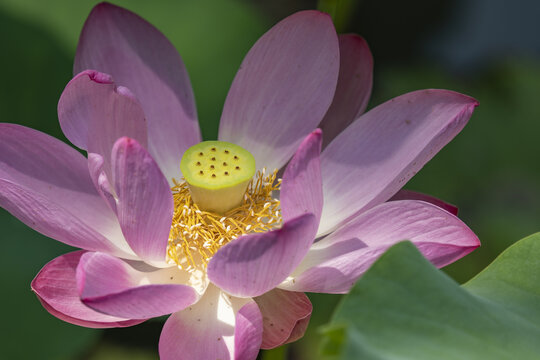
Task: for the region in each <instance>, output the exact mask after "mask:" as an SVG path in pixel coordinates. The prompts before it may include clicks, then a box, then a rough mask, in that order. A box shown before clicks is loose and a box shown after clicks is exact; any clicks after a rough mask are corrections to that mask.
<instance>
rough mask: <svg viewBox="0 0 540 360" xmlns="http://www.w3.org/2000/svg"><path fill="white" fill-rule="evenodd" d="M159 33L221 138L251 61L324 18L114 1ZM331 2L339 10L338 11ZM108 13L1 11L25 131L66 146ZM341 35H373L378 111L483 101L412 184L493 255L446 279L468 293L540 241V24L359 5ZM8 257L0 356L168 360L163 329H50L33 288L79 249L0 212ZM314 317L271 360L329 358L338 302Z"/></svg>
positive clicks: (269, 6)
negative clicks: (69, 112) (261, 43)
mask: <svg viewBox="0 0 540 360" xmlns="http://www.w3.org/2000/svg"><path fill="white" fill-rule="evenodd" d="M112 2H113V3H116V4H119V5H122V6H124V7H126V8H128V9H131V10H133V11H135V12H136V13H138V14H139V15H141V16H142V17H144V18H146V19H147V20H148V21H150V22H151V23H152V24H154V25H155V26H156V27H157V28H159V29H160V30H161V31H162V32H163V33H164V34H165V35H166V36H167V37H168V38H169V39H170V40H171V41H172V42H173V43H174V45H175V46H176V48H177V49H178V51H179V52H180V54H181V55H182V57H183V59H184V62H185V63H186V66H187V68H188V70H189V73H190V76H191V81H192V84H193V87H194V91H195V96H196V100H197V106H198V112H199V118H200V122H201V127H202V130H203V134H204V136H205V138H207V139H213V138H215V137H216V134H217V122H218V120H219V117H220V112H221V108H222V104H223V101H224V99H225V96H226V94H227V90H228V87H229V85H230V83H231V81H232V79H233V77H234V74H235V72H236V69H237V68H238V66H239V64H240V62H241V60H242V58H243V56H244V55H245V53H246V52H247V51H248V50H249V48H250V46H251V45H252V44H253V43H254V42H255V41H256V40H257V38H258V37H259V36H260V35H262V34H263V33H264V31H266V30H267V29H269V28H270V27H271V26H272V25H273V24H274V23H275V22H277V21H278V20H279V19H281V18H284V17H286V16H287V15H290V14H292V13H293V12H295V11H298V10H301V9H309V8H315V7H316V6H317V1H315V0H313V1H307V0H277V1H276V0H274V1H271V0H267V1H263V0H258V1H247V0H245V1H241V0H199V1H191V0H170V1H144V0H129V1H127V0H126V1H112ZM330 2H331V1H330ZM96 3H97V1H73V0H48V1H40V0H0V39H1V44H2V53H1V56H0V64H1V68H2V69H3V71H2V83H1V85H0V109H1V114H2V118H1V121H3V122H12V123H18V124H22V125H25V126H29V127H32V128H35V129H39V130H41V131H44V132H47V133H49V134H51V135H53V136H56V137H58V138H60V139H62V140H64V141H67V140H66V139H65V137H64V136H63V135H62V133H61V131H60V127H59V125H58V121H57V116H56V105H57V102H58V98H59V96H60V93H61V92H62V89H63V87H64V86H65V84H66V83H67V82H68V81H69V79H70V78H71V76H72V73H71V69H72V61H73V56H74V52H75V47H76V43H77V39H78V36H79V32H80V30H81V28H82V25H83V23H84V20H85V18H86V16H87V15H88V13H89V12H90V9H91V8H92V6H93V5H94V4H96ZM348 3H349V6H348V8H347V9H346V11H345V12H343V13H341V14H339V15H338V18H337V19H338V21H339V30H340V32H355V33H359V34H360V35H363V36H364V37H365V38H366V39H367V41H368V43H369V44H370V46H371V49H372V51H373V55H374V59H375V77H374V90H373V96H372V100H371V102H370V107H373V106H375V105H377V104H379V103H381V102H383V101H385V100H388V99H390V98H392V97H394V96H397V95H400V94H402V93H405V92H408V91H412V90H416V89H421V88H446V89H452V90H455V91H459V92H463V93H466V94H468V95H471V96H473V97H475V98H477V99H478V100H479V101H480V107H479V108H477V110H476V111H475V113H474V115H473V117H472V119H471V121H470V123H469V124H468V125H467V127H466V128H465V130H464V131H463V132H462V133H461V134H460V135H459V136H458V137H457V138H456V139H455V140H454V141H453V142H451V143H450V144H449V145H448V146H447V147H445V148H444V149H443V150H442V151H441V152H440V153H439V154H438V155H437V156H436V157H435V158H434V159H433V160H432V161H431V162H430V163H429V164H428V165H427V166H425V168H424V169H423V170H422V171H421V172H420V173H419V174H418V175H417V176H416V177H415V178H414V179H413V180H412V181H411V182H409V184H407V186H406V187H407V188H409V189H413V190H418V191H422V192H425V193H429V194H432V195H435V196H437V197H440V198H442V199H445V200H447V201H449V202H451V203H454V204H456V205H458V206H459V208H460V217H461V218H462V219H463V220H464V221H465V222H466V223H467V224H468V225H469V226H470V227H471V228H472V229H473V230H474V231H475V232H476V233H477V234H478V236H479V237H480V240H481V241H482V247H481V248H480V249H478V250H476V251H475V252H474V253H473V254H471V255H469V256H467V257H466V258H464V259H462V260H460V261H458V262H457V263H455V264H453V265H451V266H449V267H447V268H446V269H445V271H447V272H448V273H449V274H450V275H451V276H452V277H454V278H455V279H456V280H457V281H459V282H464V281H466V280H468V279H469V278H470V277H471V276H473V275H474V274H476V273H477V272H479V271H480V270H481V269H482V268H484V267H485V266H486V265H487V264H488V263H489V262H491V261H492V260H493V259H494V257H496V256H497V254H499V253H500V252H501V251H502V250H503V249H505V248H506V247H508V246H509V245H510V244H512V243H513V242H515V241H517V240H519V239H520V238H522V237H524V236H526V235H528V234H531V233H533V232H536V231H538V230H540V221H539V220H540V206H538V200H539V199H540V162H539V160H538V155H539V154H540V150H539V147H538V140H537V137H538V134H540V122H539V120H540V106H539V101H538V96H539V94H540V62H539V55H540V40H539V37H538V34H540V25H539V24H538V22H537V21H536V19H538V17H539V16H540V6H539V3H538V2H536V1H534V0H528V1H527V0H520V1H513V2H509V1H504V0H492V1H488V0H474V1H473V0H461V1H449V0H446V1H428V0H417V1H414V0H413V1H407V2H403V1H398V0H395V1H384V2H381V1H377V0H363V1H360V0H359V1H357V2H355V1H354V0H351V1H349V2H348ZM0 226H1V229H2V235H1V239H2V245H3V251H1V252H0V274H1V276H2V286H3V289H2V294H3V296H2V297H1V300H0V301H1V303H0V306H1V309H2V310H3V314H4V316H3V321H2V322H1V324H0V326H1V332H2V334H4V335H3V336H2V337H1V340H0V349H1V350H0V357H2V358H5V359H30V358H38V359H45V360H46V359H60V360H64V359H65V360H71V359H87V360H105V359H120V360H121V359H133V360H138V359H141V360H143V359H157V357H158V355H157V343H158V338H159V333H160V330H161V326H162V322H161V321H160V320H159V319H158V320H154V321H149V322H147V323H145V324H142V325H139V326H136V327H133V328H128V329H118V330H116V329H111V330H89V329H84V328H79V327H77V326H73V325H69V324H65V323H63V322H61V321H59V320H57V319H56V318H54V317H52V316H50V315H49V314H48V313H47V312H46V311H45V310H43V309H42V307H41V305H40V304H39V302H38V301H37V299H36V298H35V296H34V295H33V293H32V292H31V291H30V282H31V280H32V278H33V277H34V275H35V274H36V273H37V272H38V271H39V269H40V268H41V267H42V266H43V265H44V264H45V263H47V262H48V261H49V260H51V259H52V258H53V257H55V256H57V255H59V254H61V253H64V252H66V251H68V250H69V248H68V247H67V246H65V245H62V244H59V243H57V242H56V241H54V240H51V239H47V238H45V237H43V236H41V235H39V234H37V233H35V232H34V231H32V230H30V229H28V228H26V226H24V225H23V224H22V223H20V222H19V221H18V220H16V219H15V218H13V217H11V216H10V215H9V214H8V213H7V212H5V211H4V210H1V209H0ZM310 297H311V299H312V301H313V305H314V312H313V316H312V322H311V326H310V327H309V329H308V331H307V333H306V336H305V337H304V338H303V339H302V340H301V341H299V342H297V343H295V344H292V345H289V346H286V347H284V348H280V349H277V350H273V351H270V352H263V353H261V357H262V358H264V359H281V358H284V357H285V356H286V358H290V359H301V360H302V359H314V358H317V355H316V354H317V347H318V343H319V341H320V335H319V333H318V329H317V328H318V326H319V325H321V324H324V323H325V322H326V321H327V320H328V318H329V316H330V314H331V312H332V309H333V307H334V306H335V304H336V303H337V301H339V296H335V295H318V294H314V295H310Z"/></svg>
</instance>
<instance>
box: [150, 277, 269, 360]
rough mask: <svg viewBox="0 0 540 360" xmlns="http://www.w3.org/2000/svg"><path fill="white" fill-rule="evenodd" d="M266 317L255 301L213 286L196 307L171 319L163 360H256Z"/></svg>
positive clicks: (164, 334) (165, 332) (163, 334)
mask: <svg viewBox="0 0 540 360" xmlns="http://www.w3.org/2000/svg"><path fill="white" fill-rule="evenodd" d="M261 339H262V316H261V313H260V311H259V310H258V309H257V305H256V304H255V303H254V302H253V300H251V299H240V298H235V297H232V296H230V295H227V294H226V293H224V292H222V291H221V290H220V289H218V288H217V287H215V286H212V285H210V286H209V287H208V289H207V291H206V293H205V295H204V296H203V297H202V298H201V300H199V302H197V303H196V304H195V305H193V306H191V307H189V308H187V309H185V310H184V311H181V312H177V313H174V314H172V315H171V317H169V319H168V320H167V322H166V323H165V326H164V327H163V331H162V332H161V337H160V339H159V356H160V359H161V360H173V359H174V360H177V359H221V360H232V359H236V360H254V359H256V358H257V353H258V350H259V347H260V345H261Z"/></svg>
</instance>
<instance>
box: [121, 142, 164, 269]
mask: <svg viewBox="0 0 540 360" xmlns="http://www.w3.org/2000/svg"><path fill="white" fill-rule="evenodd" d="M112 166H113V178H114V188H115V189H116V193H117V195H118V201H117V205H116V206H117V215H118V221H119V222H120V226H121V227H122V232H123V233H124V236H125V237H126V240H127V242H128V243H129V245H130V246H131V248H132V249H133V251H134V252H135V253H136V254H137V255H139V256H140V257H141V259H144V260H147V261H148V262H155V263H157V264H159V263H164V262H165V258H166V250H167V244H168V239H169V231H170V229H171V222H172V216H173V209H174V201H173V197H172V192H171V189H170V188H169V184H168V182H167V179H165V177H164V176H163V173H162V172H161V170H160V169H159V167H158V166H157V164H156V163H155V162H154V160H153V159H152V157H151V156H150V154H149V153H148V152H147V151H146V150H145V149H144V148H143V147H142V146H141V145H140V144H138V143H137V142H136V141H135V140H133V139H130V138H121V139H118V141H117V142H116V143H115V145H114V148H113V152H112Z"/></svg>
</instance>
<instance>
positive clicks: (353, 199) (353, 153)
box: [319, 90, 478, 235]
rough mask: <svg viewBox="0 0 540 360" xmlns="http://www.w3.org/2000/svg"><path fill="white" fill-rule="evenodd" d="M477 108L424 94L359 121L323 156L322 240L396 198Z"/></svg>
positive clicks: (447, 95)
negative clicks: (403, 187) (375, 207)
mask: <svg viewBox="0 0 540 360" xmlns="http://www.w3.org/2000/svg"><path fill="white" fill-rule="evenodd" d="M477 105H478V102H477V101H476V100H475V99H473V98H470V97H468V96H465V95H462V94H459V93H456V92H452V91H448V90H420V91H414V92H411V93H408V94H405V95H401V96H399V97H397V98H394V99H392V100H390V101H387V102H386V103H384V104H382V105H379V106H377V107H376V108H374V109H372V110H370V111H369V112H367V113H365V114H364V115H362V116H361V117H359V118H358V119H357V120H356V121H355V122H353V123H352V124H351V125H350V126H349V127H347V129H345V131H343V132H342V133H341V134H339V135H338V136H337V137H336V138H335V139H334V140H333V141H332V142H331V143H330V144H329V145H328V147H327V148H326V149H325V150H324V151H323V152H322V154H321V170H322V178H323V193H324V207H323V215H322V217H321V224H320V227H319V234H320V235H323V234H327V233H329V232H330V231H332V230H333V229H335V228H336V227H337V226H338V225H340V224H344V223H345V222H346V221H348V220H349V219H351V218H352V217H353V216H355V214H359V213H361V212H363V211H365V210H367V209H369V208H371V207H373V206H375V205H377V204H380V203H382V202H384V201H386V200H388V199H389V198H391V197H392V195H394V194H395V193H396V192H397V191H398V190H399V189H400V188H401V187H402V186H403V185H405V183H406V182H407V181H408V180H409V179H410V178H411V177H412V176H413V175H414V174H416V172H417V171H419V170H420V169H421V168H422V166H424V164H425V163H426V162H428V161H429V160H430V159H431V158H432V157H433V156H434V155H435V154H436V153H437V152H438V151H439V150H440V149H441V148H442V147H443V146H444V145H446V144H447V143H448V142H449V141H450V140H451V139H452V138H454V136H456V135H457V134H458V133H459V132H460V131H461V129H462V128H463V127H464V126H465V124H466V123H467V121H468V120H469V118H470V117H471V114H472V112H473V110H474V108H475V107H476V106H477Z"/></svg>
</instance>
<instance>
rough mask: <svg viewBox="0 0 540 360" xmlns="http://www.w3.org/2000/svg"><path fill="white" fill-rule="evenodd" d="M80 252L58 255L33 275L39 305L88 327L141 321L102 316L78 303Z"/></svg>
mask: <svg viewBox="0 0 540 360" xmlns="http://www.w3.org/2000/svg"><path fill="white" fill-rule="evenodd" d="M83 254H85V251H75V252H71V253H68V254H65V255H61V256H59V257H57V258H56V259H54V260H52V261H51V262H49V263H48V264H47V265H45V266H44V267H43V269H41V271H40V272H39V273H38V274H37V276H36V277H35V278H34V280H33V281H32V290H33V291H34V292H35V293H36V295H37V296H38V299H39V301H40V302H41V304H42V305H43V307H44V308H45V309H46V310H47V311H48V312H50V313H51V314H52V315H54V316H56V317H57V318H59V319H61V320H64V321H66V322H68V323H71V324H75V325H79V326H85V327H89V328H109V327H125V326H132V325H136V324H140V323H141V322H143V321H144V319H139V320H132V319H129V318H122V317H117V316H110V315H106V314H103V313H101V312H98V311H96V310H94V309H91V308H89V307H88V306H86V305H84V304H83V303H82V302H81V299H80V297H79V292H78V291H77V282H76V279H75V272H76V269H77V265H78V264H79V260H80V258H81V256H82V255H83Z"/></svg>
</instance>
